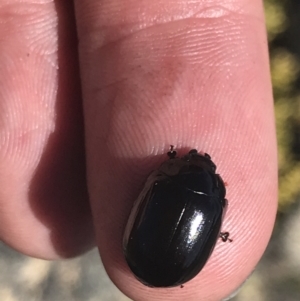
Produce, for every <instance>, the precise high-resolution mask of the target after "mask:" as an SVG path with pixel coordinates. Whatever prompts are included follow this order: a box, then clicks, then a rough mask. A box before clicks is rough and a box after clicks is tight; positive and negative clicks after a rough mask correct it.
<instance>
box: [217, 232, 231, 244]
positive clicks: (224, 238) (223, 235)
mask: <svg viewBox="0 0 300 301" xmlns="http://www.w3.org/2000/svg"><path fill="white" fill-rule="evenodd" d="M220 237H221V239H222V241H224V242H226V241H227V240H228V241H229V242H232V239H231V238H229V232H221V233H220Z"/></svg>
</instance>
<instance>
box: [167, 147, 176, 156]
mask: <svg viewBox="0 0 300 301" xmlns="http://www.w3.org/2000/svg"><path fill="white" fill-rule="evenodd" d="M167 155H168V157H169V158H170V159H174V158H175V157H176V155H177V152H176V150H174V145H170V151H168V153H167Z"/></svg>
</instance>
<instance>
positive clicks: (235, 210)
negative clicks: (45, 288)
mask: <svg viewBox="0 0 300 301" xmlns="http://www.w3.org/2000/svg"><path fill="white" fill-rule="evenodd" d="M73 5H74V7H75V10H74V9H73ZM0 21H1V22H0V41H1V42H0V70H1V72H0V131H1V133H0V183H1V185H0V186H1V189H0V236H1V239H2V240H3V241H4V242H5V243H7V244H8V245H9V246H11V247H13V248H15V249H16V250H18V251H19V252H21V253H24V254H26V255H29V256H34V257H39V258H44V259H57V258H68V257H72V256H77V255H80V254H82V253H83V252H85V251H87V250H89V249H91V248H92V247H94V246H95V245H97V246H98V248H99V250H100V254H101V257H102V260H103V263H104V265H105V268H106V270H107V272H108V274H109V276H110V277H111V279H112V281H113V282H114V283H115V284H116V285H117V286H118V288H119V289H121V290H122V291H123V292H124V293H125V294H127V295H128V296H129V297H130V298H132V299H133V300H138V301H148V300H149V301H150V300H151V301H153V300H174V301H175V300H191V301H193V300H195V301H196V300H197V301H199V300H212V301H213V300H216V301H217V300H220V299H222V298H224V297H226V296H228V295H229V294H230V293H231V292H232V291H234V290H235V289H236V288H237V287H238V286H239V285H240V284H241V283H242V282H243V281H244V280H245V279H246V278H247V277H248V276H249V274H250V273H251V272H252V270H253V269H254V267H255V265H256V264H257V262H258V260H259V259H260V258H261V256H262V254H263V251H264V250H265V248H266V245H267V243H268V240H269V238H270V235H271V232H272V229H273V224H274V219H275V214H276V204H277V159H276V140H275V127H274V114H273V100H272V92H271V83H270V75H269V63H268V52H267V40H266V33H265V24H264V17H263V8H262V2H261V1H259V0H229V1H225V0H223V1H221V0H209V1H207V0H196V1H190V0H187V1H180V0H172V1H170V0H169V1H165V0H151V1H150V0H141V1H134V0H85V1H82V0H81V1H80V0H76V1H74V3H73V2H72V1H50V0H25V1H24V0H22V1H21V0H0ZM76 27H77V28H76ZM76 29H77V33H76ZM76 34H77V37H76ZM77 38H78V41H77ZM79 66H80V71H79ZM83 120H84V122H85V129H84V128H83ZM170 144H174V145H175V147H176V149H177V150H178V153H179V154H184V152H185V151H186V150H189V149H192V148H196V149H198V150H199V151H203V152H207V153H209V154H210V155H211V157H212V159H213V161H214V162H215V163H216V165H217V167H218V169H217V171H218V172H219V173H220V174H221V175H222V177H223V179H224V180H225V181H226V182H227V183H228V185H227V195H226V198H227V199H228V203H229V206H228V211H227V215H226V218H225V221H224V224H223V229H222V230H223V231H228V232H230V237H231V238H232V239H233V242H232V243H229V242H226V243H223V242H222V241H221V239H220V240H219V242H218V244H217V246H216V248H215V250H214V252H213V255H212V256H211V258H210V260H209V261H208V263H207V265H206V266H205V268H204V269H203V270H202V272H201V273H200V274H199V275H198V276H197V277H196V278H195V279H193V280H192V281H190V282H189V283H187V284H185V285H184V288H180V287H178V288H172V289H150V288H147V287H145V286H143V285H142V284H141V283H139V282H138V281H137V280H135V278H134V277H133V275H132V274H131V273H130V271H129V269H128V267H127V265H126V263H125V261H124V257H123V255H122V232H123V229H124V226H125V224H126V219H127V217H128V214H129V212H130V208H131V206H132V203H133V201H134V199H135V197H136V196H137V195H138V193H139V190H140V189H141V187H142V184H143V182H144V181H145V179H146V177H147V175H148V174H149V172H150V171H151V170H153V169H154V168H156V167H157V166H158V165H159V163H160V162H162V161H163V160H164V159H166V158H167V157H166V153H167V151H168V150H169V145H170ZM85 161H86V166H85V163H84V162H85ZM85 168H86V170H85ZM87 191H88V193H87ZM90 208H91V209H90ZM94 233H95V234H94ZM216 283H217V284H218V285H217V286H216Z"/></svg>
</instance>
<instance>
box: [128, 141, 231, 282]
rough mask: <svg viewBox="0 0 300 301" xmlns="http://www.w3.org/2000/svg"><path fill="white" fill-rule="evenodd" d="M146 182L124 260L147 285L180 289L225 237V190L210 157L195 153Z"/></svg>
mask: <svg viewBox="0 0 300 301" xmlns="http://www.w3.org/2000/svg"><path fill="white" fill-rule="evenodd" d="M168 156H169V160H167V161H166V162H164V163H162V165H161V166H160V167H159V169H158V170H155V171H153V172H152V173H151V174H150V176H149V177H148V179H147V181H146V183H145V186H144V188H143V190H142V192H141V194H140V195H139V196H138V198H137V200H136V202H135V204H134V206H133V208H132V211H131V213H130V216H129V219H128V222H127V225H126V228H125V232H124V237H123V250H124V254H125V258H126V261H127V263H128V265H129V267H130V269H131V271H132V272H133V274H134V275H135V277H136V278H137V279H138V280H139V281H141V282H142V283H143V284H145V285H147V286H150V287H173V286H179V285H182V284H183V283H185V282H187V281H189V280H190V279H192V278H194V277H195V276H196V275H197V274H198V273H199V272H200V271H201V269H202V268H203V266H204V265H205V263H206V262H207V260H208V258H209V256H210V254H211V253H212V251H213V249H214V246H215V244H216V242H217V239H218V237H219V236H220V237H221V238H222V240H223V241H226V240H227V239H228V240H229V241H231V240H230V239H229V238H228V236H229V233H228V232H225V233H222V232H220V231H221V225H222V220H223V217H224V215H225V211H226V208H227V200H226V199H225V193H226V189H225V185H224V182H223V180H222V179H221V177H220V176H219V175H218V174H216V165H215V164H214V163H213V162H212V160H211V157H210V156H209V155H208V154H203V155H202V154H200V153H198V151H197V150H195V149H192V150H191V151H190V152H189V153H188V154H187V155H185V156H183V157H181V158H179V157H177V156H176V151H175V150H173V146H171V150H170V151H169V152H168Z"/></svg>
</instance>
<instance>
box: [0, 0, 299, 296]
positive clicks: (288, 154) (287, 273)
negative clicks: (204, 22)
mask: <svg viewBox="0 0 300 301" xmlns="http://www.w3.org/2000/svg"><path fill="white" fill-rule="evenodd" d="M264 3H265V9H266V19H267V27H268V36H269V46H270V57H271V70H272V81H273V87H274V98H275V112H276V123H277V137H278V149H279V209H278V217H277V222H276V226H275V230H274V233H273V236H272V239H271V241H270V244H269V246H268V248H267V251H266V252H265V255H264V256H263V259H262V260H261V262H260V263H259V265H258V266H257V268H256V270H255V271H254V273H253V274H252V276H251V277H250V278H249V280H248V281H247V282H246V283H245V285H244V286H243V287H242V288H241V290H240V292H239V293H238V294H237V296H236V297H235V298H234V299H232V300H234V301H248V300H249V301H300V76H299V75H300V73H299V71H300V1H299V0H266V1H264ZM0 271H1V272H0V301H23V300H24V301H25V300H26V301H65V300H66V301H125V300H130V299H128V298H127V297H125V296H124V295H123V294H122V293H121V292H120V291H119V290H118V289H117V288H116V287H115V286H114V285H113V284H112V282H111V281H110V280H109V278H108V277H107V275H106V273H105V271H104V269H103V266H102V264H101V261H100V258H99V255H98V253H97V251H96V250H93V251H91V252H89V253H87V254H85V255H83V256H81V257H79V258H76V259H72V260H66V261H60V262H48V261H44V260H38V259H33V258H29V257H26V256H23V255H21V254H19V253H18V252H15V251H13V250H11V249H10V248H9V247H7V246H5V245H4V244H1V243H0Z"/></svg>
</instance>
